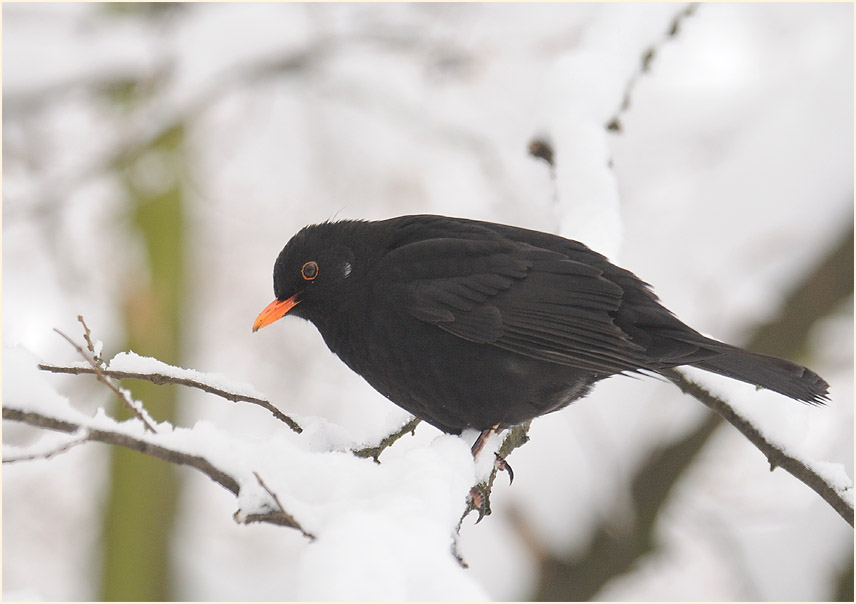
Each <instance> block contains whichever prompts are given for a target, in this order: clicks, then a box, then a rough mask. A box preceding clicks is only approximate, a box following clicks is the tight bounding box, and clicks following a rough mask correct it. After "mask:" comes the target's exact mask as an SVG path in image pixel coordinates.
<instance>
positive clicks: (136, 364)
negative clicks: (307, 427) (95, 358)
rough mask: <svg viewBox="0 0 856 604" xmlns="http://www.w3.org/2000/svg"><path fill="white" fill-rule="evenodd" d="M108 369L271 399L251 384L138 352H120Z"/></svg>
mask: <svg viewBox="0 0 856 604" xmlns="http://www.w3.org/2000/svg"><path fill="white" fill-rule="evenodd" d="M108 369H111V370H113V371H124V372H128V373H136V374H141V375H155V374H160V375H165V376H168V377H171V378H174V379H178V380H189V381H193V382H199V383H202V384H207V385H209V386H213V387H214V388H217V389H218V390H222V391H223V392H228V393H230V394H234V395H237V396H246V397H252V398H261V399H265V400H269V399H268V397H266V396H265V395H264V394H262V393H261V392H259V391H258V390H256V389H255V388H254V387H253V386H252V385H251V384H247V383H245V382H240V381H237V380H234V379H232V378H230V377H228V376H225V375H222V374H218V373H205V372H202V371H196V370H195V369H184V368H182V367H176V366H175V365H170V364H168V363H164V362H163V361H159V360H158V359H154V358H152V357H145V356H140V355H138V354H136V353H135V352H120V353H119V354H117V355H116V356H115V357H113V358H112V359H111V360H110V363H109V365H108Z"/></svg>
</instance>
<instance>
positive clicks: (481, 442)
mask: <svg viewBox="0 0 856 604" xmlns="http://www.w3.org/2000/svg"><path fill="white" fill-rule="evenodd" d="M498 431H499V424H496V425H494V426H492V427H490V428H488V429H487V430H482V433H481V434H479V437H478V438H477V439H476V442H474V443H473V447H472V449H471V451H472V453H473V459H475V458H476V457H478V454H479V453H481V450H482V449H484V446H485V443H487V439H489V438H490V437H491V436H493V435H494V434H495V433H496V432H498ZM494 455H496V461H495V462H494V465H495V466H496V468H497V469H498V470H502V471H505V472H508V484H511V483H512V482H514V470H512V469H511V464H509V463H508V462H507V461H505V458H504V457H502V456H501V455H500V454H499V453H495V454H494Z"/></svg>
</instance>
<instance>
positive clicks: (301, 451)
mask: <svg viewBox="0 0 856 604" xmlns="http://www.w3.org/2000/svg"><path fill="white" fill-rule="evenodd" d="M3 359H4V367H3V373H4V375H5V376H6V379H5V380H4V405H5V406H7V407H10V408H13V409H19V410H21V411H24V412H35V413H40V414H43V415H47V416H50V417H57V418H61V419H65V420H67V421H72V422H75V423H78V424H79V425H80V426H81V430H80V431H79V433H78V435H75V436H79V435H83V434H85V432H86V430H87V429H98V430H104V431H110V432H115V433H117V434H125V435H128V436H132V437H134V438H136V439H139V440H143V441H145V442H148V443H151V444H154V445H159V446H162V447H166V448H169V449H171V450H174V451H179V452H183V453H187V454H189V455H193V456H197V457H202V458H204V459H206V460H208V461H209V462H210V463H212V464H213V465H214V466H216V467H217V468H218V469H220V470H222V471H224V472H226V473H227V474H229V475H230V476H232V477H234V478H236V479H237V480H238V483H239V484H240V492H239V495H238V498H237V506H238V513H237V517H238V519H239V520H245V519H246V518H247V516H248V515H250V514H258V513H264V512H267V511H270V510H271V509H275V508H276V504H275V503H274V501H273V500H272V498H271V496H270V494H269V493H268V492H267V491H266V490H265V489H264V487H262V486H261V484H260V483H259V482H258V479H257V478H256V473H258V474H259V476H260V477H261V478H262V480H263V481H264V483H265V485H266V486H267V487H268V488H269V489H271V490H272V491H273V492H274V493H276V494H277V497H278V499H279V501H280V502H281V503H282V505H283V506H284V508H285V510H286V511H287V512H288V513H289V514H291V515H292V516H293V517H294V518H295V519H296V521H297V522H298V523H299V524H300V525H301V526H302V527H303V528H304V530H306V531H308V532H310V533H312V534H313V535H315V536H317V541H316V542H315V543H313V545H312V546H311V547H310V548H309V550H308V552H307V555H306V556H305V557H304V559H303V560H302V561H301V568H302V571H301V573H300V581H299V584H298V585H297V586H296V589H297V593H298V594H299V597H300V598H301V599H307V600H308V599H314V600H318V599H320V600H327V599H332V600H341V599H344V598H345V597H349V598H351V599H356V600H363V599H364V600H384V601H392V600H396V601H397V600H414V599H415V600H421V599H428V600H459V599H461V598H465V599H470V600H485V599H488V596H487V594H486V593H485V592H484V590H483V589H482V588H481V587H479V586H478V584H477V583H476V582H474V581H473V579H472V577H470V576H469V575H467V574H466V573H465V571H464V569H463V568H462V567H461V566H460V565H459V564H458V562H457V561H456V560H455V559H454V557H453V553H452V552H453V545H454V535H455V527H456V526H457V524H458V522H459V520H460V517H461V515H462V513H463V510H464V506H465V503H466V498H467V495H468V493H469V489H470V487H471V486H472V485H473V484H474V483H475V475H474V466H473V463H472V456H471V454H470V450H469V447H468V446H467V444H466V443H465V442H464V441H463V440H462V439H460V438H458V437H454V436H445V435H444V436H439V437H437V438H435V439H434V441H433V442H431V443H430V445H429V446H428V447H427V448H419V449H415V450H412V451H409V452H408V453H407V454H405V455H403V456H401V457H398V458H393V459H391V460H390V461H386V462H384V463H383V464H377V463H375V462H373V461H371V460H368V459H361V458H357V457H355V456H353V455H352V454H350V453H344V452H337V451H323V452H318V451H317V450H314V449H316V447H313V446H310V445H308V444H306V443H304V442H301V441H304V440H307V439H310V440H312V439H314V438H315V436H314V434H312V433H309V434H303V435H300V436H299V437H298V436H291V435H289V434H286V433H283V434H281V435H279V436H278V437H275V438H272V439H257V440H255V441H252V442H248V441H245V440H241V439H237V438H235V437H234V436H233V435H231V434H230V433H229V432H228V431H224V430H222V429H220V428H218V427H216V426H214V425H213V424H211V423H210V422H207V421H198V422H197V423H196V424H195V425H194V426H193V427H192V428H190V429H188V428H172V427H171V426H169V425H168V424H166V423H161V424H158V425H157V426H156V430H157V433H156V434H151V433H147V432H145V431H144V430H143V428H142V424H141V423H140V422H139V421H137V420H128V421H124V422H116V421H115V420H113V419H111V418H110V417H108V416H107V415H106V414H105V413H104V412H103V410H100V409H99V411H98V412H97V413H96V415H95V416H94V417H88V416H86V415H85V414H83V413H80V412H78V411H77V410H75V409H73V408H72V407H71V406H70V404H69V401H68V399H67V398H66V397H64V396H61V395H59V394H57V393H56V392H55V391H53V389H52V388H51V387H50V386H49V385H48V384H47V383H46V382H45V380H44V379H43V377H42V376H43V372H41V371H40V370H39V369H38V368H37V360H36V358H35V357H34V356H33V355H32V354H31V353H29V352H27V351H26V350H24V349H23V348H22V347H20V346H18V347H14V348H9V349H6V350H4V354H3ZM116 359H118V360H119V362H118V363H116V365H115V366H114V365H113V362H111V368H113V369H117V368H121V369H120V370H122V371H130V372H134V373H157V372H158V371H159V370H161V369H165V372H164V374H165V375H170V376H172V377H188V376H192V378H193V379H197V380H199V381H203V382H204V381H205V377H206V376H204V375H202V374H201V373H199V372H195V371H188V370H183V369H181V368H178V367H174V366H170V365H166V364H164V363H160V362H158V361H155V360H154V359H150V358H146V357H141V356H139V355H135V354H132V353H128V354H121V355H117V357H116ZM116 359H114V361H115V360H116ZM214 382H216V383H217V384H220V385H222V384H224V383H225V382H224V380H223V379H222V378H220V377H219V376H215V377H214ZM211 385H213V384H211ZM227 389H228V390H229V391H231V392H235V391H240V390H241V388H240V385H239V387H238V388H227ZM45 440H47V441H48V442H47V443H45V442H43V441H45ZM55 441H56V439H55V438H54V437H52V436H50V437H47V438H46V439H42V441H40V442H39V443H38V444H37V446H31V447H26V448H19V447H15V448H14V454H15V455H23V454H37V453H40V452H45V451H48V450H51V449H50V448H49V447H52V446H54V445H55ZM10 453H12V450H8V451H7V448H6V447H4V455H8V454H10ZM417 544H418V546H414V545H417ZM333 579H335V580H333Z"/></svg>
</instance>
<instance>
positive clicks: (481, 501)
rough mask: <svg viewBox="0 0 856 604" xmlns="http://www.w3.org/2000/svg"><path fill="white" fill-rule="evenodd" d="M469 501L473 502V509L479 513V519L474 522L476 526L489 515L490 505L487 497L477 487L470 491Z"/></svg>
mask: <svg viewBox="0 0 856 604" xmlns="http://www.w3.org/2000/svg"><path fill="white" fill-rule="evenodd" d="M470 499H471V500H472V502H473V509H474V510H478V512H479V518H478V520H476V524H478V523H479V522H481V521H482V518H484V517H485V516H487V515H489V514H490V505H489V504H488V500H487V497H485V494H484V493H483V492H482V490H481V489H480V488H479V487H478V486H475V487H473V488H471V489H470Z"/></svg>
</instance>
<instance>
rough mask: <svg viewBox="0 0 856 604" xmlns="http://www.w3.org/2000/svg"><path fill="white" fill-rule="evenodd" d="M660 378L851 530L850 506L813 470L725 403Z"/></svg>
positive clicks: (678, 379) (683, 380)
mask: <svg viewBox="0 0 856 604" xmlns="http://www.w3.org/2000/svg"><path fill="white" fill-rule="evenodd" d="M662 374H663V375H664V376H665V377H666V378H668V379H669V380H670V381H671V382H672V383H673V384H675V385H676V386H677V387H678V388H680V389H681V390H682V391H683V392H684V393H686V394H689V395H690V396H692V397H693V398H695V399H696V400H698V401H700V402H701V403H703V404H704V405H706V406H707V407H709V408H710V409H712V410H713V411H715V412H716V413H718V414H719V415H720V416H722V418H723V419H725V421H727V422H728V423H730V424H731V425H732V426H734V427H735V428H737V429H738V430H740V432H741V433H742V434H743V436H745V437H746V438H748V439H749V441H750V442H751V443H752V444H753V445H755V446H756V447H758V449H760V450H761V452H762V453H763V454H764V455H766V456H767V460H768V461H769V462H770V470H771V471H772V470H774V469H776V468H777V467H779V468H783V469H784V470H786V471H787V472H789V473H790V474H792V475H793V476H794V477H795V478H796V479H797V480H799V481H800V482H802V483H804V484H806V485H807V486H808V487H809V488H810V489H812V490H813V491H814V492H815V493H817V494H818V495H820V496H821V497H822V498H823V500H824V501H826V502H827V503H828V504H829V505H831V506H832V509H834V510H835V511H836V512H838V514H839V515H840V516H841V517H842V518H844V520H846V521H847V523H848V524H849V525H850V526H853V504H852V503H850V502H849V501H847V500H846V499H845V498H844V497H843V496H842V494H841V493H840V492H839V491H838V490H836V489H834V488H833V487H832V485H830V484H829V483H828V482H827V481H826V480H824V479H823V477H821V476H820V475H818V474H817V472H815V471H814V469H812V468H811V467H809V466H808V465H806V464H805V463H804V462H803V461H802V460H800V459H796V458H795V457H792V456H791V455H789V454H788V453H787V452H786V451H783V450H782V449H781V448H779V447H778V446H777V445H775V444H774V443H771V442H770V441H769V440H768V439H767V438H766V437H765V436H764V434H762V433H761V431H759V430H758V429H757V428H756V427H755V426H753V425H752V424H751V423H750V422H749V421H748V420H747V419H746V418H744V417H742V416H741V415H740V414H739V413H738V412H737V411H736V410H735V409H734V408H733V407H732V406H731V405H729V404H728V403H727V402H726V401H724V400H722V399H721V398H719V397H717V396H715V395H714V394H712V393H711V392H709V391H708V390H707V389H705V388H704V387H702V386H700V385H699V384H697V383H696V382H694V381H692V380H691V379H689V378H688V377H687V376H686V375H684V374H683V373H681V372H680V371H677V370H671V371H663V372H662ZM851 490H852V487H851Z"/></svg>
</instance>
